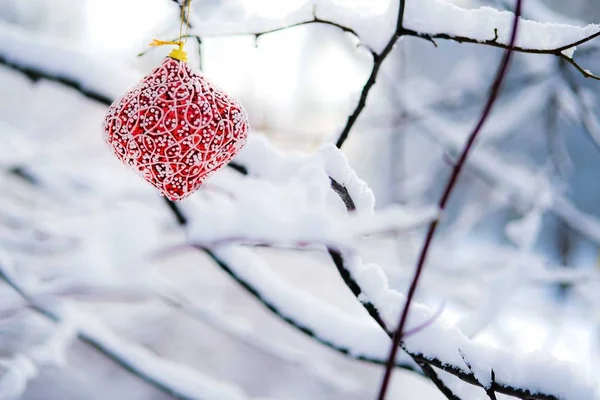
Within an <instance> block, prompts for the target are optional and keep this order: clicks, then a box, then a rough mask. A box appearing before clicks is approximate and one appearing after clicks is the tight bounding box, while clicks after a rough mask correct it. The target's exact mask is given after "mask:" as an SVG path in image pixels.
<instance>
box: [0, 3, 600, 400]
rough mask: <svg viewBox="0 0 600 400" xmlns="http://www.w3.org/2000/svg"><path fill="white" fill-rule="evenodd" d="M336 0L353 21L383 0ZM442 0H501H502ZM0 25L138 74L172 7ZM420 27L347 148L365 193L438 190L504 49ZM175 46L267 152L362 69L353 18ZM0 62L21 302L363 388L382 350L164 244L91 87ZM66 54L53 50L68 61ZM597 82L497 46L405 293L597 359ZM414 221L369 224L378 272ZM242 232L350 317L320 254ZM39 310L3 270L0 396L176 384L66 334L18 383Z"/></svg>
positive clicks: (392, 59) (5, 211) (526, 347)
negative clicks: (472, 145) (304, 319)
mask: <svg viewBox="0 0 600 400" xmlns="http://www.w3.org/2000/svg"><path fill="white" fill-rule="evenodd" d="M340 1H341V0H340ZM347 1H348V2H349V1H350V0H347ZM408 1H411V0H408ZM413 1H416V0H413ZM352 2H354V3H356V5H357V7H361V10H363V12H364V14H365V18H369V14H370V13H373V14H377V13H380V12H382V10H385V9H386V6H387V3H388V1H387V0H352ZM454 2H455V3H457V4H458V5H460V6H461V7H466V8H469V7H479V6H481V5H488V6H491V7H495V8H498V9H512V7H513V2H512V1H504V0H489V1H481V2H475V1H469V0H455V1H454ZM304 3H306V1H304V0H293V1H270V0H194V1H193V2H192V15H193V16H194V18H196V20H197V21H200V22H203V21H212V22H215V21H224V22H227V23H233V24H235V23H237V22H240V23H241V22H244V21H248V20H251V19H252V18H272V19H280V18H283V17H285V16H286V15H287V14H289V13H290V12H293V11H294V10H295V9H297V8H298V7H300V6H301V5H302V4H304ZM525 16H526V17H527V18H530V19H534V20H538V21H543V22H559V23H569V24H574V25H585V24H588V23H594V22H599V21H600V9H599V8H598V7H597V4H596V2H595V1H593V0H572V1H570V2H564V1H560V0H553V1H550V0H548V1H541V0H528V1H526V2H525ZM0 21H1V25H0V28H2V29H0V42H3V41H9V40H10V39H9V37H8V36H6V35H5V36H4V37H3V35H4V34H3V32H4V31H5V30H6V29H11V32H21V33H22V35H24V36H26V37H28V38H39V43H42V44H43V43H45V42H46V41H52V42H53V43H60V44H61V45H63V46H65V47H66V48H70V49H76V50H81V51H82V52H85V53H87V54H92V55H93V56H94V57H97V58H98V59H102V60H104V61H106V62H108V63H110V64H111V65H114V66H115V68H116V69H115V70H118V69H119V68H123V69H127V70H134V71H137V72H138V73H139V74H140V76H141V75H142V74H143V73H145V72H147V71H149V70H150V69H151V68H153V67H154V66H155V65H157V64H159V63H160V62H161V60H162V58H163V57H164V56H165V55H166V54H167V53H168V51H169V49H167V48H164V47H163V48H153V49H149V47H148V43H150V41H151V40H152V39H153V38H160V39H172V38H173V37H174V36H175V35H176V33H177V32H178V29H179V7H178V4H177V3H176V2H174V1H170V0H78V1H73V0H27V1H23V0H0ZM382 34H383V33H382ZM5 44H6V43H5ZM437 44H438V46H437V47H434V46H433V45H432V44H431V43H429V42H427V41H423V40H418V39H414V38H410V37H407V38H403V39H402V40H401V41H400V42H399V43H398V45H397V46H396V47H395V48H394V50H393V52H392V53H391V55H390V56H389V58H388V59H387V60H386V62H385V63H384V64H383V67H382V70H381V73H380V75H379V77H378V80H377V85H376V86H375V87H374V89H373V90H372V92H371V94H370V95H369V98H368V105H367V108H366V109H365V111H364V112H363V113H362V115H361V117H360V119H359V120H358V122H357V124H356V126H355V127H354V129H353V131H352V133H351V135H350V139H349V140H348V142H347V143H346V144H345V145H344V147H343V150H344V152H345V154H346V155H347V156H348V158H349V160H350V164H351V165H352V167H353V168H354V169H355V170H356V172H357V174H358V176H359V177H361V179H363V180H365V181H366V182H367V183H368V184H369V186H370V187H371V188H372V190H373V191H374V194H375V196H376V201H377V203H376V206H377V208H382V207H386V206H388V205H391V204H401V205H408V206H420V205H427V204H432V203H435V202H437V199H438V198H439V196H440V192H441V188H442V186H443V185H444V183H445V181H446V179H447V177H448V175H449V172H450V167H451V165H452V163H453V160H454V158H455V157H456V155H457V152H458V150H459V149H460V147H457V143H458V144H460V143H461V140H463V138H464V137H465V135H467V134H468V132H469V131H470V130H471V129H472V127H473V125H474V123H475V120H476V118H477V117H478V116H479V114H480V112H481V109H482V107H483V104H484V102H485V100H486V96H487V93H488V88H489V86H490V82H491V81H492V79H493V76H494V73H495V72H496V68H497V65H498V63H499V60H500V57H501V56H502V51H501V50H499V49H495V48H491V47H486V46H483V45H473V44H458V43H453V42H444V41H438V43H437ZM3 48H10V46H8V45H7V46H4V47H3ZM188 50H189V53H190V63H191V64H192V65H193V66H194V67H195V68H201V69H202V71H203V72H204V73H205V74H206V75H207V76H208V77H209V78H210V79H212V80H213V81H215V82H216V83H217V84H218V85H220V86H221V87H222V88H224V89H225V90H227V91H228V92H229V93H231V94H232V95H234V96H235V97H237V98H238V99H239V100H241V102H242V103H243V104H244V106H245V107H246V109H247V110H248V112H249V115H250V124H251V126H252V129H253V133H252V134H262V135H265V136H266V137H268V138H269V139H270V140H271V141H272V142H273V143H274V144H275V145H276V146H277V147H279V148H281V149H282V150H284V151H299V152H305V153H310V152H313V151H315V150H316V149H317V148H318V147H319V146H321V145H322V144H323V143H328V142H331V141H332V140H334V139H335V138H336V136H337V135H338V134H339V133H340V131H341V129H342V128H343V126H344V124H345V122H346V119H347V116H348V115H349V114H350V113H351V112H352V110H353V109H354V107H355V104H356V101H357V99H358V94H359V93H360V90H361V89H362V87H363V85H364V83H365V81H366V79H367V77H368V74H369V73H370V69H371V66H372V59H371V56H370V54H369V53H368V51H366V49H365V48H364V47H361V46H357V41H356V39H355V38H354V37H352V36H351V35H349V34H347V33H345V32H342V31H341V30H340V29H337V28H336V27H333V26H325V25H305V26H299V27H294V28H291V29H287V30H282V31H279V32H275V33H270V34H268V35H263V36H260V37H258V38H256V37H255V36H254V35H244V34H240V35H229V36H225V37H203V38H202V43H201V45H200V44H198V43H197V42H196V41H194V40H189V41H188ZM20 51H22V52H26V51H27V49H23V48H21V49H20ZM140 53H144V54H143V55H142V56H138V55H139V54H140ZM36 57H40V63H42V64H43V62H44V61H45V60H46V57H52V55H51V54H47V53H42V52H40V53H38V51H37V49H33V48H32V50H31V54H30V59H33V60H35V59H36ZM576 57H577V59H578V62H579V63H580V64H581V65H582V66H584V68H590V69H592V70H593V69H594V68H595V67H596V66H597V65H598V63H599V61H600V41H598V40H596V41H595V42H594V41H592V42H591V43H588V44H586V45H583V46H581V48H579V49H578V50H577V53H576ZM0 60H4V62H0V168H1V171H0V202H1V205H0V250H1V253H2V254H3V257H4V258H6V259H7V260H8V259H9V260H10V261H6V262H7V263H8V262H10V264H11V265H13V266H14V268H15V271H16V273H17V274H18V276H19V278H20V279H21V280H22V281H23V282H25V283H27V285H29V286H28V287H30V288H32V290H33V289H35V290H34V292H35V293H36V296H37V297H38V298H41V299H45V297H44V296H48V298H51V296H59V297H61V298H64V299H68V301H70V302H73V303H75V304H77V305H78V307H79V309H81V310H84V311H85V312H86V313H88V314H89V315H93V316H95V317H96V318H98V319H99V320H101V321H102V322H103V323H104V324H106V326H108V327H110V329H112V330H113V331H114V332H116V334H117V335H118V336H119V337H122V338H126V339H127V340H129V341H131V342H135V343H137V344H139V345H141V346H143V347H144V348H146V349H149V350H150V351H151V352H153V353H155V354H157V355H159V356H161V357H165V359H169V360H171V361H173V362H177V363H180V364H182V365H185V366H188V367H191V368H193V369H195V370H197V371H200V372H201V373H203V374H205V375H208V376H210V377H212V378H216V379H219V380H222V381H227V382H229V383H230V384H231V385H233V386H235V387H237V388H239V389H240V390H243V391H244V392H245V393H246V394H247V395H248V396H249V397H251V398H256V399H262V398H264V399H266V398H270V399H346V400H349V399H365V398H372V397H373V394H374V393H375V390H376V388H377V385H378V383H379V380H380V377H381V374H382V369H381V368H380V367H377V366H373V365H369V364H366V363H362V362H360V361H356V360H351V359H349V358H346V357H344V356H343V355H340V354H338V353H335V352H333V351H331V350H329V349H326V348H324V347H322V346H320V345H319V344H318V343H316V342H313V341H311V340H310V338H308V337H306V336H305V335H303V334H302V333H300V332H298V331H295V330H294V329H293V328H291V327H289V326H288V325H286V324H284V323H283V322H281V321H280V320H278V319H277V318H276V317H274V316H273V315H272V314H271V313H270V312H269V311H268V310H266V309H264V307H263V306H262V305H261V304H259V303H258V302H257V301H256V300H254V298H252V297H250V296H249V295H248V294H247V293H246V292H245V291H244V290H243V289H242V288H241V287H239V285H238V284H236V283H235V282H234V281H232V280H231V279H230V278H229V277H228V276H227V275H226V274H224V273H223V272H222V271H221V270H220V269H219V268H218V267H216V266H215V265H214V264H213V263H212V262H211V261H210V260H209V259H207V258H206V257H205V256H203V255H202V254H200V253H197V252H194V251H190V250H176V251H174V250H172V248H173V246H174V245H176V244H177V243H180V242H181V240H182V237H183V236H182V235H183V234H182V232H180V229H179V228H178V227H177V226H175V225H174V223H173V220H172V216H171V215H170V214H169V211H168V209H167V208H166V207H165V206H164V204H163V202H162V201H161V199H160V198H159V196H158V195H157V193H156V192H155V191H154V190H153V189H152V188H151V187H150V186H149V185H147V184H145V183H144V182H142V181H141V180H140V179H139V178H138V177H136V176H135V175H134V174H133V173H132V172H131V171H130V170H129V169H127V168H126V167H124V166H122V165H120V164H119V163H118V162H117V161H116V160H115V159H114V158H113V157H112V155H111V154H110V153H109V151H108V148H107V146H106V145H105V144H104V143H103V140H102V133H101V127H100V124H101V121H102V118H103V116H104V113H105V112H106V105H103V104H100V103H99V102H95V101H93V100H91V99H89V98H86V97H84V96H82V94H81V93H79V92H78V91H76V90H73V89H72V88H68V87H65V86H64V85H62V84H61V83H60V82H51V81H48V80H45V79H33V80H32V79H31V76H28V75H27V74H24V73H23V71H19V70H18V69H16V68H14V67H11V66H10V63H9V62H7V60H8V61H10V57H7V56H5V57H2V58H0ZM71 63H72V60H69V59H62V60H59V62H58V64H60V65H62V68H64V70H65V71H68V70H69V68H70V66H71ZM119 66H121V67H119ZM91 73H92V72H91ZM131 83H134V82H131ZM109 84H110V80H107V85H109ZM599 94H600V83H599V82H597V81H592V80H590V79H584V78H583V77H582V76H581V74H579V73H578V72H577V71H576V70H575V69H574V68H572V67H571V66H569V65H567V64H565V63H564V62H563V61H561V60H560V59H559V58H557V57H554V56H547V55H536V54H517V55H515V57H514V62H513V64H512V69H511V71H510V74H509V76H508V79H507V81H506V85H505V89H504V91H503V93H502V96H501V98H500V101H499V103H498V104H497V107H496V109H495V111H494V113H493V115H492V117H491V119H490V120H489V122H488V124H487V125H486V127H485V129H484V132H483V133H482V135H481V137H480V140H479V141H478V143H477V147H476V150H475V153H474V154H477V155H478V157H479V160H480V162H473V163H471V164H469V166H468V167H467V168H466V170H465V172H464V174H463V175H462V177H461V179H460V182H459V186H458V188H457V190H456V191H455V193H454V195H453V197H452V200H451V204H450V210H449V212H448V215H447V216H446V218H445V220H444V225H443V230H442V231H441V233H440V235H439V237H438V238H437V240H436V242H435V246H434V251H433V254H432V257H431V259H430V262H429V265H428V270H427V273H426V276H425V280H424V283H423V286H422V288H421V291H420V297H421V299H422V301H425V302H427V303H428V304H431V305H432V306H439V304H441V303H442V302H443V303H444V304H445V306H444V313H443V316H444V318H446V319H448V320H450V321H452V322H454V323H456V324H457V325H458V326H460V327H461V328H462V329H463V330H464V332H465V333H466V334H467V335H468V336H471V337H473V338H474V339H475V340H477V341H481V342H484V343H489V344H490V345H494V346H502V347H508V348H511V349H516V350H517V351H519V352H526V353H527V352H535V351H542V352H544V353H548V354H552V355H553V356H554V357H556V358H558V359H560V360H563V361H565V362H569V363H572V364H573V365H574V366H576V367H577V368H578V370H580V371H582V373H585V374H592V375H594V374H595V376H597V375H598V371H599V368H600V363H599V360H600V347H599V344H600V331H599V329H598V328H599V322H600V307H599V306H600V304H599V303H600V290H599V289H600V285H599V284H598V283H599V281H598V265H599V264H598V256H599V254H598V243H600V228H599V227H600V222H599V221H600V220H598V218H600V185H599V184H598V181H599V180H598V179H599V174H598V171H600V122H599V121H598V113H599V112H600V105H599V104H600V103H599V102H598V95H599ZM549 196H550V197H551V198H552V199H553V201H552V205H549V204H548V201H547V199H548V197H549ZM536 218H539V219H540V226H539V229H535V228H533V229H534V231H535V232H532V234H531V235H530V236H531V241H532V243H525V242H527V240H524V241H520V240H519V238H515V235H511V232H512V231H513V230H516V228H517V227H519V226H522V225H523V224H528V223H530V220H531V219H536ZM528 221H529V222H528ZM532 226H535V223H534V224H533V225H532ZM422 240H423V232H421V231H419V232H414V233H411V234H409V235H403V236H400V237H390V238H377V239H370V240H366V241H365V242H364V243H363V244H362V248H361V254H362V255H363V257H364V258H365V259H366V260H369V261H372V262H377V263H379V264H380V265H381V266H383V267H384V268H385V270H386V272H387V274H388V277H389V279H390V284H391V285H392V286H393V287H395V288H397V289H399V290H401V291H404V290H405V288H406V285H407V282H408V280H409V279H410V277H411V274H412V270H413V267H414V263H415V258H416V254H417V252H418V251H419V249H420V245H421V243H422ZM255 251H256V252H257V253H258V254H259V255H261V256H262V257H263V258H264V259H265V260H267V261H268V263H269V267H270V268H271V269H272V270H273V273H274V274H278V275H279V276H281V277H283V278H284V279H286V280H289V281H290V282H294V284H295V285H296V286H298V287H299V288H301V289H302V290H305V291H307V292H309V293H311V294H312V295H314V296H316V297H318V298H320V299H322V300H324V301H326V302H328V303H330V304H332V305H333V306H335V307H338V308H339V309H340V310H341V312H347V313H350V314H356V315H362V314H361V313H362V312H363V311H362V310H361V309H360V305H359V304H358V303H357V302H355V300H354V298H353V297H352V295H351V294H350V293H349V291H348V290H347V288H346V287H345V286H344V285H343V283H342V282H341V280H340V279H339V276H338V275H337V272H336V271H335V269H334V268H332V266H331V265H330V260H329V259H328V258H327V257H326V255H325V254H323V253H321V252H309V251H305V252H293V251H284V250H274V249H261V250H255ZM4 258H3V259H4ZM151 276H152V277H155V276H159V277H160V279H163V280H164V281H166V282H168V283H169V285H171V286H172V287H173V288H174V290H175V291H176V292H177V293H180V294H184V295H185V296H186V297H187V298H188V299H190V301H192V302H194V303H195V304H200V305H202V310H203V311H202V312H201V313H200V314H199V315H196V316H195V317H192V316H190V315H188V314H187V313H185V312H182V310H181V309H180V307H179V308H178V307H174V306H173V305H172V304H169V303H168V302H165V301H164V299H161V298H159V297H157V296H149V295H148V294H147V293H146V292H145V290H144V287H145V286H144V285H145V284H146V283H147V281H148V280H149V279H150V277H151ZM316 277H318V279H317V278H316ZM153 279H154V278H153ZM81 282H85V285H84V284H82V283H81ZM67 328H68V327H67ZM55 329H56V328H55V326H54V324H52V323H49V322H48V321H47V320H46V319H45V318H43V317H41V316H40V315H39V313H37V312H36V311H35V310H34V309H32V308H31V307H28V306H27V303H25V302H23V299H22V298H21V297H20V296H18V295H17V294H16V293H15V292H14V291H13V290H12V289H11V288H10V287H8V286H6V285H4V286H3V287H1V288H0V360H1V362H0V399H13V398H23V399H27V400H38V399H61V400H67V399H107V398H116V399H167V398H170V397H169V396H168V395H166V394H164V393H161V392H159V391H157V390H156V389H153V388H152V387H151V386H150V385H147V384H146V383H145V382H143V381H142V380H140V379H138V378H136V377H134V376H132V375H130V374H128V373H127V372H126V371H124V370H123V369H122V368H120V367H118V366H116V365H114V363H112V362H111V361H109V360H107V359H106V358H104V357H103V356H101V355H99V354H98V353H97V352H95V351H94V349H93V348H91V347H90V346H88V345H86V344H84V343H81V342H73V343H71V344H69V346H68V349H67V350H66V352H65V353H66V359H65V360H64V361H65V363H64V365H62V364H61V365H56V363H54V362H53V363H48V365H47V366H43V365H42V367H41V368H36V371H35V373H32V375H31V376H27V378H28V379H25V380H23V379H20V378H23V376H21V375H23V374H24V373H23V372H22V371H23V370H22V369H21V370H19V371H21V372H20V375H19V374H17V375H19V376H18V377H17V378H15V377H14V376H13V375H10V373H11V371H13V367H14V363H15V362H16V361H15V360H18V355H19V354H29V352H30V351H31V349H33V348H40V346H42V348H44V347H43V344H44V343H47V342H48V341H49V340H51V339H52V338H53V337H54V335H55V334H56V332H55ZM67 331H68V329H67ZM42 364H43V363H42ZM13 374H14V371H13ZM25 375H27V374H25ZM19 377H20V378H19ZM24 382H25V383H26V384H25V383H24ZM20 384H23V387H22V388H21V387H20V386H19V385H20ZM392 389H393V391H392V394H391V395H390V397H389V398H402V399H441V398H443V397H442V396H441V395H440V394H438V393H437V391H436V390H435V388H433V387H432V386H431V385H430V384H429V383H428V382H426V381H425V379H424V378H421V377H420V376H418V375H415V374H413V373H411V372H406V371H398V372H397V373H396V376H395V379H394V384H393V388H392ZM3 396H4V397H3ZM11 396H12V397H11ZM21 396H22V397H21ZM482 398H485V397H482Z"/></svg>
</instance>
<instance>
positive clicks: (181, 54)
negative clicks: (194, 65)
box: [150, 0, 192, 61]
mask: <svg viewBox="0 0 600 400" xmlns="http://www.w3.org/2000/svg"><path fill="white" fill-rule="evenodd" d="M183 1H184V3H183V4H184V5H183V6H182V7H181V25H180V26H179V40H176V41H173V40H158V39H154V40H153V41H152V43H150V46H152V47H158V46H167V45H175V46H177V48H176V49H173V50H172V51H171V53H170V54H169V57H171V58H174V59H176V60H179V61H187V60H188V58H187V53H186V52H185V50H184V49H183V46H184V45H185V42H186V41H187V32H188V29H189V27H190V24H189V22H188V19H189V17H190V3H191V2H192V0H183ZM186 5H187V17H186V12H185V8H186ZM184 24H185V25H186V31H185V39H186V40H184V35H183V25H184Z"/></svg>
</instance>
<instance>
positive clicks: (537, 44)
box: [404, 0, 600, 55]
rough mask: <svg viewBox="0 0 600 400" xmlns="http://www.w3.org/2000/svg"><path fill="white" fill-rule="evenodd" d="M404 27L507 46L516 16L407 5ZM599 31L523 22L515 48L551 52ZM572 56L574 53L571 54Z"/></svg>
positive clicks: (423, 0)
mask: <svg viewBox="0 0 600 400" xmlns="http://www.w3.org/2000/svg"><path fill="white" fill-rule="evenodd" d="M405 12H406V13H405V16H404V21H405V24H404V26H405V27H406V28H407V29H412V30H415V31H417V32H420V33H427V34H431V35H435V34H439V33H444V34H447V35H450V36H454V37H466V38H471V39H475V40H477V41H486V40H493V39H494V38H495V37H496V34H495V32H494V30H495V29H496V30H497V32H498V39H497V42H498V43H502V44H508V43H509V42H510V33H511V30H512V23H513V19H514V14H513V13H512V12H508V11H499V10H496V9H494V8H491V7H480V8H476V9H465V8H462V7H459V6H457V5H455V4H452V3H450V2H448V1H445V0H419V1H410V0H409V1H407V2H406V11H405ZM598 31H600V25H598V24H589V25H587V26H583V27H579V26H573V25H567V24H559V23H544V22H537V21H531V20H527V19H524V18H522V19H521V21H520V23H519V34H518V37H517V43H516V46H518V47H522V48H525V49H538V50H551V49H556V48H560V47H563V46H565V45H568V44H571V43H574V42H576V41H578V40H581V39H583V38H585V37H587V36H590V35H593V34H594V33H596V32H598ZM571 55H572V51H571Z"/></svg>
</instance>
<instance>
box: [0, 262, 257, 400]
mask: <svg viewBox="0 0 600 400" xmlns="http://www.w3.org/2000/svg"><path fill="white" fill-rule="evenodd" d="M0 280H2V281H4V282H5V283H6V284H7V285H9V286H10V287H11V288H12V289H13V290H14V291H15V292H16V293H18V294H19V295H20V296H21V297H22V298H23V300H25V301H26V302H27V303H28V304H29V306H30V307H31V308H32V309H33V310H35V311H36V312H38V313H39V314H41V315H43V316H44V317H46V318H48V319H49V320H50V321H52V322H55V323H57V324H59V326H61V324H62V325H63V326H68V327H69V330H68V331H67V332H72V334H70V335H71V336H73V335H76V336H77V337H78V338H79V339H80V340H81V341H82V342H84V343H87V344H88V345H90V346H91V347H92V348H94V349H96V350H97V351H99V352H100V353H102V354H104V355H105V356H106V357H108V358H109V359H110V360H112V361H114V362H115V363H116V364H117V365H119V366H121V367H122V368H124V369H125V370H127V371H129V372H130V373H132V374H133V375H135V376H136V377H138V378H140V379H142V380H143V381H145V382H146V383H148V384H149V385H152V386H154V387H155V388H157V389H158V390H160V391H161V392H164V393H165V394H167V395H169V396H171V397H173V398H175V399H181V400H199V399H214V400H217V399H218V400H222V399H230V400H243V399H248V397H246V396H245V395H244V394H243V393H242V392H241V391H240V390H239V389H237V388H234V387H231V386H229V385H227V384H224V383H221V382H218V381H215V380H213V379H211V378H208V377H205V376H202V375H201V374H199V373H197V372H196V371H193V370H191V369H189V368H186V367H183V366H181V365H178V364H176V363H173V362H171V361H169V360H167V359H163V358H159V357H157V356H156V355H154V354H153V353H152V352H150V351H149V350H147V349H145V348H144V347H142V346H139V345H137V344H134V343H129V342H127V341H125V340H123V339H122V338H120V337H118V336H117V335H116V334H114V333H113V332H111V331H110V330H109V329H107V328H106V327H105V326H103V325H102V324H101V323H100V322H99V321H97V320H95V319H93V318H91V317H90V316H88V315H86V314H84V313H82V312H80V311H79V310H77V309H76V308H74V307H70V306H69V305H68V304H66V303H64V302H62V301H61V300H60V299H57V298H47V297H44V298H38V296H36V295H35V294H31V293H29V292H28V291H27V289H26V287H25V286H23V285H21V284H20V283H19V281H18V279H17V278H16V277H15V274H13V273H12V271H11V267H10V263H9V262H8V260H6V259H3V260H2V265H0ZM65 324H66V325H65ZM60 337H63V336H60ZM63 342H64V341H62V340H61V341H59V342H56V343H57V344H60V343H63ZM59 347H64V346H62V345H61V346H59ZM55 348H56V345H55ZM32 357H33V358H32ZM32 357H27V358H23V357H22V358H19V359H15V362H19V363H20V364H19V365H13V364H11V366H12V367H15V368H16V367H20V368H21V369H23V368H25V371H30V372H29V373H26V374H24V375H23V374H20V375H19V376H20V377H21V378H23V379H27V378H31V377H33V376H35V371H36V368H37V367H36V366H35V364H34V363H33V362H34V361H36V360H38V359H39V358H40V356H39V355H38V356H32ZM19 360H20V361H19ZM13 379H16V378H13ZM20 382H21V383H20V385H26V380H25V381H20Z"/></svg>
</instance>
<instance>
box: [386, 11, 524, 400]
mask: <svg viewBox="0 0 600 400" xmlns="http://www.w3.org/2000/svg"><path fill="white" fill-rule="evenodd" d="M521 3H522V0H517V5H516V10H515V18H514V22H513V26H512V33H511V37H510V44H509V46H508V49H507V50H506V52H505V54H504V57H503V59H502V62H501V64H500V68H499V69H498V73H497V75H496V79H495V80H494V84H493V85H492V89H491V91H490V96H489V98H488V101H487V103H486V105H485V108H484V110H483V112H482V113H481V117H480V119H479V121H478V123H477V125H476V126H475V129H474V130H473V132H471V135H469V138H468V140H467V142H466V144H465V147H464V148H463V151H462V153H461V155H460V157H459V159H458V161H457V163H456V165H455V166H454V168H453V170H452V175H451V176H450V179H449V180H448V183H447V184H446V187H445V189H444V193H443V195H442V198H441V199H440V202H439V207H440V210H442V211H443V210H445V208H446V205H447V204H448V200H449V199H450V195H451V194H452V191H453V189H454V187H455V186H456V182H457V181H458V177H459V175H460V172H461V171H462V169H463V167H464V165H465V162H466V160H467V157H468V156H469V153H470V151H471V149H472V148H473V144H474V143H475V139H476V138H477V136H478V135H479V133H480V132H481V129H482V128H483V125H484V124H485V122H486V121H487V119H488V117H489V115H490V113H491V111H492V108H493V106H494V104H495V102H496V99H497V98H498V95H499V94H500V89H501V88H502V82H503V81H504V78H505V77H506V73H507V72H508V66H509V64H510V59H511V55H512V49H513V47H514V45H515V42H516V39H517V31H518V26H519V18H520V16H521ZM438 221H439V220H437V219H436V220H434V221H433V222H432V223H431V224H430V225H429V229H428V230H427V236H426V238H425V243H424V244H423V248H422V249H421V253H420V255H419V259H418V261H417V268H416V270H415V274H414V276H413V279H412V281H411V284H410V287H409V290H408V294H407V296H406V304H405V305H404V308H403V310H402V314H401V316H400V321H399V323H398V327H397V328H396V330H395V332H394V336H393V338H392V348H391V350H390V355H389V357H388V364H387V366H386V370H385V374H384V377H383V380H382V383H381V389H380V391H379V396H378V399H379V400H384V399H385V394H386V392H387V389H388V387H389V383H390V378H391V375H392V369H393V365H394V360H395V359H396V354H397V353H398V347H399V346H400V342H401V341H402V337H403V334H404V327H405V325H406V321H407V320H408V313H409V311H410V305H411V303H412V301H413V299H414V296H415V293H416V291H417V287H418V285H419V281H420V278H421V275H422V273H423V269H424V267H425V261H426V260H427V255H428V253H429V249H430V248H431V243H432V241H433V237H434V236H435V232H436V230H437V227H438Z"/></svg>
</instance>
